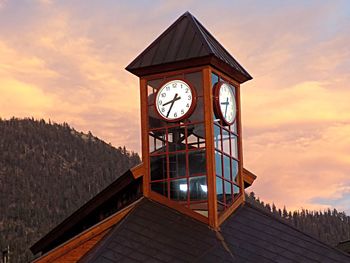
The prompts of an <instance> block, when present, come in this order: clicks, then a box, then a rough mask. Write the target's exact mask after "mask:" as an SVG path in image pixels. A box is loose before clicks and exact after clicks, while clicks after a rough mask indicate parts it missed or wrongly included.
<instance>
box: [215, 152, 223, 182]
mask: <svg viewBox="0 0 350 263" xmlns="http://www.w3.org/2000/svg"><path fill="white" fill-rule="evenodd" d="M215 169H216V175H218V176H222V167H221V153H219V152H217V151H215Z"/></svg>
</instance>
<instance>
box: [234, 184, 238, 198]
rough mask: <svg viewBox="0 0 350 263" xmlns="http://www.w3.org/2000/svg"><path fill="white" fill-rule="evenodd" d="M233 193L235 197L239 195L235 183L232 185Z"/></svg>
mask: <svg viewBox="0 0 350 263" xmlns="http://www.w3.org/2000/svg"><path fill="white" fill-rule="evenodd" d="M233 194H234V196H235V197H236V196H237V195H239V187H238V186H237V185H233Z"/></svg>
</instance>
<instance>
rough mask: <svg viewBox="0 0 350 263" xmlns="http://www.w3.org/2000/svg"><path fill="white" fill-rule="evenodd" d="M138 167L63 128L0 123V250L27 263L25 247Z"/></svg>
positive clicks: (133, 157)
mask: <svg viewBox="0 0 350 263" xmlns="http://www.w3.org/2000/svg"><path fill="white" fill-rule="evenodd" d="M139 162H140V158H139V156H138V155H137V154H134V153H129V152H128V151H127V150H126V149H125V148H118V149H116V148H114V147H112V146H111V145H109V144H106V143H105V142H103V141H101V140H99V139H98V138H96V137H94V136H93V135H92V134H91V133H89V134H88V135H86V134H83V133H78V132H77V131H75V130H74V129H72V128H70V127H69V126H68V125H67V124H63V125H58V124H50V123H46V122H45V121H43V120H41V121H35V120H33V119H24V120H18V119H11V120H7V121H3V120H0V249H4V248H5V247H7V245H9V246H10V252H11V262H27V261H28V260H29V259H30V258H32V255H31V253H30V252H29V250H28V248H29V247H30V245H32V244H33V243H34V242H35V241H36V240H37V239H39V238H40V237H42V236H43V235H44V234H46V233H47V232H48V231H49V230H50V229H52V228H53V227H54V226H55V225H57V224H58V223H60V222H61V221H62V220H63V219H64V218H66V217H67V216H68V215H70V214H71V213H72V212H74V211H75V210H76V209H77V208H79V207H80V206H81V205H82V204H84V203H85V202H86V201H87V200H89V199H90V198H91V197H93V196H94V195H96V194H97V193H98V192H99V191H100V190H102V189H103V188H105V187H106V186H107V185H108V184H109V183H111V182H112V181H114V180H115V179H116V178H117V177H118V175H120V174H122V173H123V172H124V171H125V170H127V169H128V168H130V167H132V166H134V165H136V164H137V163H139Z"/></svg>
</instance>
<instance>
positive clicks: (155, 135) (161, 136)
mask: <svg viewBox="0 0 350 263" xmlns="http://www.w3.org/2000/svg"><path fill="white" fill-rule="evenodd" d="M165 142H166V138H165V130H159V131H151V132H150V133H149V152H150V153H153V154H154V153H161V152H165V151H166V144H165Z"/></svg>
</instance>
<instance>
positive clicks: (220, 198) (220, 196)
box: [216, 176, 224, 203]
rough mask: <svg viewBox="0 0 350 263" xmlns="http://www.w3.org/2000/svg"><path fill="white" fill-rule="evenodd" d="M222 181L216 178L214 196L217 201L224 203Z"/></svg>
mask: <svg viewBox="0 0 350 263" xmlns="http://www.w3.org/2000/svg"><path fill="white" fill-rule="evenodd" d="M222 181H223V180H222V179H221V178H220V177H217V176H216V196H217V200H218V201H220V202H222V203H223V202H224V192H223V191H224V190H223V185H222Z"/></svg>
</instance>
